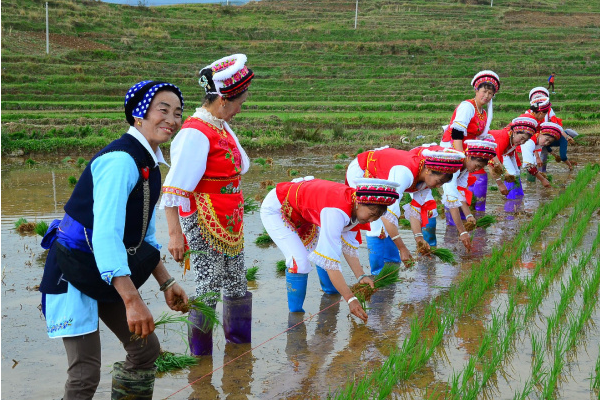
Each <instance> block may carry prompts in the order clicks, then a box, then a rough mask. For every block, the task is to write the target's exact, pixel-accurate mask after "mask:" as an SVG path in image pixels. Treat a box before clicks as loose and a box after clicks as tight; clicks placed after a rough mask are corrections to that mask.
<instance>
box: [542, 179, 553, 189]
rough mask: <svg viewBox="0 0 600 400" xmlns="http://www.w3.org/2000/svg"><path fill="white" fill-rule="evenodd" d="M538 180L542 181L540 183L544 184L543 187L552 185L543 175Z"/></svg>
mask: <svg viewBox="0 0 600 400" xmlns="http://www.w3.org/2000/svg"><path fill="white" fill-rule="evenodd" d="M540 182H542V185H544V187H546V188H549V187H552V185H551V184H550V182H549V181H548V179H546V178H544V177H542V179H540Z"/></svg>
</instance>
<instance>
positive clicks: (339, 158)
mask: <svg viewBox="0 0 600 400" xmlns="http://www.w3.org/2000/svg"><path fill="white" fill-rule="evenodd" d="M333 158H334V159H336V160H347V159H348V158H350V157H348V156H347V155H346V154H344V153H341V154H336V155H334V156H333Z"/></svg>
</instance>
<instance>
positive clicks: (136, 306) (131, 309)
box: [125, 297, 154, 338]
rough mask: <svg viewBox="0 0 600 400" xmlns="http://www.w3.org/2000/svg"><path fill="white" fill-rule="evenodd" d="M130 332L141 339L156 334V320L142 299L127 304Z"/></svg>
mask: <svg viewBox="0 0 600 400" xmlns="http://www.w3.org/2000/svg"><path fill="white" fill-rule="evenodd" d="M125 311H126V313H127V325H128V326H129V331H130V332H131V333H134V334H136V335H137V336H139V337H141V338H145V337H147V336H148V335H149V334H151V333H152V332H154V318H152V314H151V313H150V310H149V309H148V307H147V306H146V304H145V303H144V301H143V300H142V298H141V297H139V298H137V299H135V300H133V301H132V302H130V303H128V304H125Z"/></svg>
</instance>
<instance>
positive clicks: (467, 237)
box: [459, 235, 473, 253]
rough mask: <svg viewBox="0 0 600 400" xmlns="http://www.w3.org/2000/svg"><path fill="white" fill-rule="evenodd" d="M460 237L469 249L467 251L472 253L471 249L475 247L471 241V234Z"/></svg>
mask: <svg viewBox="0 0 600 400" xmlns="http://www.w3.org/2000/svg"><path fill="white" fill-rule="evenodd" d="M459 238H460V241H461V242H462V244H463V245H464V246H465V248H466V249H467V252H469V253H470V252H471V249H472V247H473V245H472V243H471V235H460V236H459Z"/></svg>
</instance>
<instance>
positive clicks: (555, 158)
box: [554, 154, 562, 162]
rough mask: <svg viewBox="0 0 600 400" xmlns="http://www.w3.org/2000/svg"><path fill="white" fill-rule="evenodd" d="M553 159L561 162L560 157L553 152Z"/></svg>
mask: <svg viewBox="0 0 600 400" xmlns="http://www.w3.org/2000/svg"><path fill="white" fill-rule="evenodd" d="M554 160H556V162H561V161H562V158H560V156H559V155H558V154H554Z"/></svg>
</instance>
